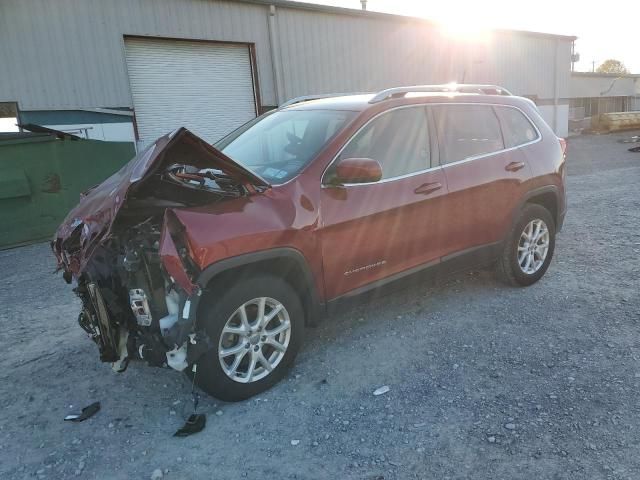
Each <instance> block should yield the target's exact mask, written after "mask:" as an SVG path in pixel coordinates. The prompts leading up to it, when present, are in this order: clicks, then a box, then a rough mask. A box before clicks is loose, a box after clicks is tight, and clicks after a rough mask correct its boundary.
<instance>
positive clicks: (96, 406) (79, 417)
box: [64, 402, 100, 422]
mask: <svg viewBox="0 0 640 480" xmlns="http://www.w3.org/2000/svg"><path fill="white" fill-rule="evenodd" d="M99 411H100V402H94V403H92V404H91V405H88V406H86V407H84V408H83V409H82V412H81V413H78V414H73V413H72V414H70V415H67V416H66V417H64V420H65V421H66V422H83V421H84V420H86V419H87V418H91V417H93V416H94V415H95V414H96V413H98V412H99Z"/></svg>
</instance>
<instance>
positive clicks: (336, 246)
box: [320, 105, 447, 299]
mask: <svg viewBox="0 0 640 480" xmlns="http://www.w3.org/2000/svg"><path fill="white" fill-rule="evenodd" d="M434 140H435V139H434ZM431 151H432V149H431V145H430V136H429V122H428V120H427V111H426V109H425V108H424V106H420V105H414V106H411V107H405V108H398V109H395V110H390V111H388V112H385V113H383V114H381V115H379V116H378V117H375V118H374V119H373V120H371V121H370V122H369V123H368V124H367V125H366V126H365V127H363V128H362V129H361V130H360V131H359V132H358V133H357V134H356V135H354V137H352V139H351V140H350V141H349V142H348V143H347V145H346V147H345V148H344V149H343V150H342V152H341V153H340V155H339V156H338V158H337V159H336V160H337V161H339V160H341V159H345V158H372V159H374V160H377V161H378V162H379V163H380V164H381V166H382V172H383V177H382V179H381V180H380V181H378V182H373V183H366V184H347V185H337V186H334V185H332V184H331V183H332V182H331V177H332V175H333V165H332V167H330V168H329V169H328V170H327V172H326V174H325V178H324V179H323V182H324V185H323V188H322V194H321V204H320V215H321V230H320V235H321V244H322V255H323V268H324V276H325V289H326V296H327V298H328V299H333V298H335V297H338V296H341V295H343V294H345V293H348V292H352V291H354V290H356V289H359V288H360V287H364V286H366V285H368V284H371V283H373V282H376V281H377V280H381V279H384V278H387V277H389V276H391V275H394V274H398V273H400V272H404V271H407V270H410V269H412V268H413V267H416V266H418V265H422V264H425V263H428V262H431V261H434V262H435V261H438V259H439V257H440V255H441V253H442V247H443V246H442V222H443V213H444V209H443V207H444V205H443V199H444V198H445V196H446V193H447V186H446V181H445V177H444V174H443V172H442V169H441V168H440V167H439V166H437V165H436V164H435V160H434V164H432V155H431ZM334 165H335V162H334Z"/></svg>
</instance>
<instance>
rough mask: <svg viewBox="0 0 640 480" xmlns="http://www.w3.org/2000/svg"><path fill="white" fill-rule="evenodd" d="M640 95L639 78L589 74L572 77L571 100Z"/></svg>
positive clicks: (577, 74) (574, 74) (573, 75)
mask: <svg viewBox="0 0 640 480" xmlns="http://www.w3.org/2000/svg"><path fill="white" fill-rule="evenodd" d="M635 95H640V78H639V77H619V76H617V75H602V74H597V73H595V74H589V73H581V72H580V73H573V74H572V75H571V95H570V98H588V97H600V96H605V97H615V96H624V97H633V96H635Z"/></svg>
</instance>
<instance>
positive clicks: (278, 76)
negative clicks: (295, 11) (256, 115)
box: [268, 5, 284, 105]
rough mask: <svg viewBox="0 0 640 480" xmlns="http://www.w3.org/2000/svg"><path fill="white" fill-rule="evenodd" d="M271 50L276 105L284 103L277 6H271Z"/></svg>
mask: <svg viewBox="0 0 640 480" xmlns="http://www.w3.org/2000/svg"><path fill="white" fill-rule="evenodd" d="M268 22H269V23H268V25H269V49H270V50H271V68H272V70H273V86H274V90H275V94H276V105H280V104H281V103H282V102H284V98H282V97H283V91H282V57H281V56H280V43H279V42H278V37H277V30H276V6H275V5H269V20H268Z"/></svg>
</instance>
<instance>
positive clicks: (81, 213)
mask: <svg viewBox="0 0 640 480" xmlns="http://www.w3.org/2000/svg"><path fill="white" fill-rule="evenodd" d="M564 150H565V143H564V141H563V140H561V139H558V138H557V137H556V135H554V133H553V131H552V130H551V129H550V128H549V127H548V126H547V124H546V123H545V122H544V121H543V119H542V118H541V117H540V115H539V113H538V111H537V109H536V107H535V105H534V104H533V103H532V102H531V101H530V100H527V99H525V98H520V97H516V96H512V95H510V94H509V93H508V92H507V91H506V90H504V89H502V88H500V87H492V86H470V85H462V86H453V87H441V86H424V87H406V88H393V89H389V90H384V91H382V92H380V93H378V94H375V95H374V94H368V95H350V96H337V97H331V98H322V99H316V100H308V99H307V98H305V99H303V101H297V102H290V104H288V105H286V106H284V107H282V108H279V109H278V110H275V111H272V112H269V113H267V114H265V115H262V116H261V117H258V118H256V119H255V120H253V121H251V122H249V123H248V124H246V125H244V126H243V127H241V128H240V129H238V130H237V131H235V132H233V133H231V134H230V135H229V136H227V137H226V138H224V139H223V140H221V141H220V142H219V143H218V144H216V146H215V147H214V146H211V145H210V144H208V143H206V142H204V141H203V140H201V139H200V138H198V137H197V136H196V135H194V134H193V133H191V132H189V131H188V130H186V129H184V128H181V129H178V130H176V131H174V132H173V133H171V134H169V135H166V136H164V137H161V138H160V139H158V140H157V141H156V142H155V143H154V144H153V145H151V146H149V147H148V148H147V149H146V150H144V151H143V152H141V153H140V154H139V155H138V156H136V157H135V158H134V159H133V160H132V161H131V162H129V163H128V164H127V165H125V166H124V167H123V168H122V169H121V170H120V171H118V172H117V173H115V174H114V175H113V176H111V177H110V178H108V179H107V180H105V181H104V182H103V183H102V184H100V185H98V186H96V187H94V188H92V189H90V190H89V191H87V192H85V193H84V194H83V195H82V198H81V200H80V203H79V205H78V206H77V207H76V208H75V209H73V210H72V211H71V212H70V213H69V215H68V217H67V218H66V219H65V221H64V222H63V224H62V225H61V226H60V227H59V229H58V231H57V233H56V235H55V238H54V240H53V242H52V247H53V249H54V252H55V254H56V257H57V260H58V264H59V267H60V268H61V269H63V270H64V277H65V279H66V280H67V282H69V283H71V282H73V284H74V286H75V292H76V293H77V295H78V296H79V297H80V299H81V300H82V304H83V308H82V312H81V313H80V316H79V319H78V321H79V323H80V325H81V326H82V328H83V329H84V330H86V332H87V333H88V334H89V336H90V337H91V338H92V339H93V340H94V341H95V342H96V343H97V344H98V346H99V348H100V358H101V359H102V361H105V362H111V363H112V364H113V368H114V369H115V370H116V371H123V370H124V369H125V368H126V367H127V365H128V362H129V359H144V360H145V361H147V362H148V363H149V364H151V365H157V366H169V367H171V368H174V369H176V370H180V371H185V372H187V374H188V375H190V376H192V377H193V378H194V380H195V382H196V384H198V385H199V386H200V387H201V388H202V389H204V390H205V391H207V392H209V393H210V394H212V395H214V396H216V397H218V398H220V399H223V400H241V399H245V398H248V397H250V396H251V395H255V394H257V393H258V392H261V391H263V390H265V389H266V388H268V387H270V386H271V385H273V384H274V383H275V382H277V381H278V380H280V379H281V378H282V377H283V376H284V375H285V372H286V369H287V367H288V366H290V365H291V363H292V362H293V360H294V357H295V356H296V353H297V351H298V349H299V347H300V345H301V343H302V339H303V334H304V329H305V326H307V325H310V324H313V323H315V322H317V321H318V319H319V318H321V316H322V314H323V312H325V311H326V309H327V308H328V307H329V306H330V305H331V304H334V303H335V302H337V301H339V300H341V299H344V298H347V297H352V296H354V295H356V294H360V293H362V292H365V291H367V290H370V289H374V288H377V287H380V286H382V285H383V284H386V283H388V282H390V281H393V280H396V279H399V278H401V277H404V276H406V275H409V274H412V273H415V272H418V271H420V270H423V269H427V268H432V267H445V266H446V267H448V268H452V267H453V268H456V269H459V268H460V267H461V266H464V267H467V266H477V265H489V264H495V265H496V266H497V270H498V272H499V273H500V275H501V276H502V278H504V279H505V280H506V281H507V282H508V283H510V284H512V285H530V284H532V283H534V282H536V281H538V280H539V279H540V278H541V277H542V276H543V275H544V273H545V271H546V270H547V268H548V266H549V263H550V261H551V257H552V255H553V250H554V242H555V235H556V232H557V231H558V230H560V228H561V226H562V223H563V219H564V215H565V187H564V179H565V151H564Z"/></svg>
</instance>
